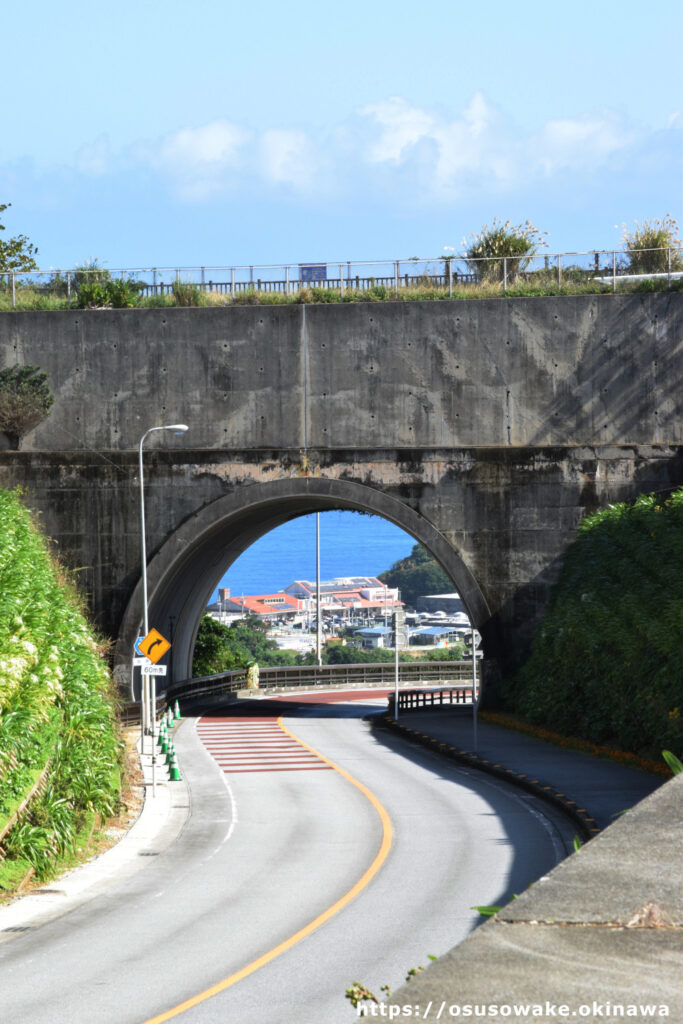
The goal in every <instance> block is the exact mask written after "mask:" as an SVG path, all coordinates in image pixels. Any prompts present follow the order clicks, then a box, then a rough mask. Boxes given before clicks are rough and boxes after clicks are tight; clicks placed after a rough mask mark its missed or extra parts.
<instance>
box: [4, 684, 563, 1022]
mask: <svg viewBox="0 0 683 1024" xmlns="http://www.w3.org/2000/svg"><path fill="white" fill-rule="evenodd" d="M340 696H342V695H341V694H339V693H337V694H334V695H330V697H331V698H333V699H335V700H338V699H339V697H340ZM375 708H376V706H375V707H374V708H373V706H371V705H368V704H364V703H362V702H359V701H357V700H356V701H354V702H352V703H336V704H332V705H323V704H320V703H318V702H316V703H311V704H309V705H308V706H305V705H304V706H302V707H300V708H297V707H296V706H294V705H292V704H289V703H287V702H282V701H280V702H275V701H261V702H260V708H259V711H261V712H267V714H266V717H263V716H262V715H259V716H258V717H259V718H261V717H263V722H262V723H261V722H260V721H256V722H254V723H253V724H252V723H245V722H243V723H241V724H240V723H234V722H226V723H223V724H222V725H221V723H219V722H218V718H220V717H225V712H217V717H212V716H204V718H203V719H202V720H201V721H200V725H199V731H198V729H197V722H196V720H193V719H188V720H186V721H185V722H184V723H183V724H182V726H181V728H180V729H179V731H178V735H177V742H176V746H177V749H178V754H179V759H180V763H181V766H182V769H183V772H184V776H185V778H186V780H187V781H188V784H189V789H190V797H191V811H190V816H189V819H188V822H187V824H186V826H185V829H184V830H183V832H182V833H181V835H180V837H179V838H178V840H177V841H176V842H175V843H174V844H173V846H171V847H170V848H169V849H168V850H166V851H165V852H163V853H161V854H160V855H159V856H156V857H154V856H151V857H150V858H149V865H148V866H147V867H146V868H145V869H144V870H143V871H141V872H139V873H138V874H136V875H135V876H134V877H132V878H129V879H127V880H124V881H123V882H122V884H121V885H119V886H117V887H115V888H114V889H112V890H111V891H109V892H108V893H107V894H106V895H104V896H99V897H97V898H96V899H94V900H92V901H91V902H89V903H87V904H85V905H84V906H82V907H80V908H78V909H77V910H75V911H73V912H72V913H70V914H68V915H65V916H64V917H61V918H59V919H57V920H54V921H51V922H49V923H47V924H45V925H43V926H42V927H40V928H37V929H35V930H32V931H29V932H27V933H25V934H18V935H17V936H16V937H15V938H14V939H13V940H12V941H10V942H6V943H4V944H3V945H2V946H0V993H1V996H0V998H1V1004H0V1005H1V1007H2V1010H1V1020H2V1024H92V1022H95V1021H96V1022H98V1024H107V1022H111V1024H143V1022H147V1021H152V1020H155V1021H156V1020H158V1021H161V1020H164V1019H177V1020H179V1021H183V1022H186V1024H209V1022H210V1024H233V1022H234V1024H257V1022H258V1024H345V1022H349V1021H352V1020H354V1019H355V1013H354V1011H353V1009H352V1008H351V1006H350V1004H349V1003H348V1001H346V1000H345V999H344V991H345V989H346V987H347V986H348V985H349V984H351V982H353V981H354V980H360V981H362V982H363V983H364V984H366V985H367V986H368V987H369V988H371V989H373V990H374V991H376V992H377V993H378V995H379V988H380V986H381V985H384V984H389V985H390V986H391V987H392V988H397V987H398V986H399V985H400V984H401V983H402V982H403V980H404V978H405V975H406V972H407V971H408V970H409V969H410V968H412V967H415V966H417V965H419V964H424V965H426V964H427V963H428V955H429V954H432V955H436V956H439V955H441V954H442V953H444V952H445V951H446V950H448V949H450V948H451V947H452V946H453V945H455V944H456V943H457V942H459V941H460V940H461V939H462V938H464V937H465V936H466V935H467V934H468V933H469V932H470V930H471V929H472V927H473V926H474V925H475V924H476V922H477V921H479V920H480V918H479V916H478V915H477V913H476V912H473V911H472V910H471V909H470V908H471V905H473V904H489V903H500V902H503V901H505V900H506V899H507V898H508V897H510V896H511V895H512V894H513V893H515V892H521V891H522V890H523V889H524V888H526V886H527V885H528V884H529V883H530V882H532V881H534V880H535V879H537V878H538V877H539V876H541V875H542V874H544V873H545V872H546V871H548V870H549V869H550V868H551V867H552V866H554V864H555V863H557V861H558V860H560V859H562V857H563V856H564V855H565V854H566V853H567V852H568V851H569V850H570V849H571V840H572V835H573V829H572V826H571V825H567V824H565V823H564V822H563V820H562V819H561V818H558V817H557V816H556V814H555V812H554V811H553V810H552V809H549V808H548V807H546V806H545V805H543V804H542V803H540V802H538V801H536V800H535V799H534V798H533V797H531V796H528V795H526V794H523V793H520V792H518V791H516V790H514V789H512V788H511V787H507V786H505V785H504V784H503V783H500V782H498V781H497V780H495V779H492V778H489V777H487V776H484V775H481V774H479V773H477V772H474V771H471V770H467V769H462V768H459V767H457V766H455V765H452V764H450V763H448V762H446V761H445V760H444V759H441V758H439V757H438V755H436V754H433V753H431V752H429V751H426V750H421V749H416V748H414V747H412V746H411V745H409V744H406V743H404V742H403V740H402V739H401V738H400V737H394V736H381V737H378V736H376V735H375V734H373V733H372V732H371V730H370V728H369V726H368V725H367V723H366V722H364V721H363V720H362V715H364V714H367V713H368V712H370V711H372V710H374V709H375ZM278 714H282V715H283V716H284V717H283V721H282V725H283V726H284V729H285V730H287V731H288V732H289V733H291V734H293V735H294V736H295V737H298V738H299V739H300V740H301V741H302V742H303V743H304V744H306V745H307V746H308V747H310V748H313V749H314V750H315V751H318V752H320V754H322V755H323V757H324V758H325V759H328V760H329V761H331V762H334V764H335V765H337V766H339V767H340V768H341V769H342V770H343V771H344V772H346V773H348V774H349V775H351V776H352V777H353V779H355V780H357V781H358V783H360V784H361V785H362V786H364V787H366V789H367V790H368V792H364V791H362V789H360V788H358V786H356V785H354V784H352V782H351V781H350V780H349V778H348V777H346V776H345V775H344V774H342V773H340V771H338V770H336V769H334V768H331V767H330V766H329V764H328V763H327V761H321V760H320V758H318V757H317V755H315V754H310V753H309V752H306V751H304V750H303V748H301V754H300V755H297V750H298V745H297V744H295V743H294V742H293V740H292V739H291V737H290V736H288V734H287V732H285V731H284V730H283V729H281V728H278V726H277V716H278ZM228 734H229V735H228ZM226 737H227V738H226ZM207 744H208V746H207ZM209 747H211V748H212V749H211V750H210V749H209ZM288 757H289V758H291V759H293V761H292V763H291V764H290V765H289V766H288V767H286V768H285V770H283V768H282V764H283V759H284V761H286V759H287V758H288ZM218 761H222V763H223V765H224V766H225V765H228V766H229V767H228V768H227V771H224V770H223V767H221V766H219V764H218ZM373 798H374V801H375V802H374V803H373V802H372V799H373ZM382 808H384V809H385V811H382ZM384 813H386V815H387V816H388V820H389V822H390V824H389V823H388V822H387V819H386V817H384V822H383V820H382V817H383V815H384ZM389 840H390V846H389ZM380 861H381V864H380ZM371 867H374V869H375V873H374V874H373V875H372V877H371V878H369V879H366V884H365V885H364V887H362V888H361V889H360V891H358V892H357V894H356V895H354V896H353V898H349V896H348V894H349V893H350V892H353V890H354V887H357V886H358V883H359V880H361V881H362V880H363V877H364V876H365V875H366V873H367V872H368V869H369V868H371ZM340 901H341V905H340ZM318 918H319V919H320V921H319V922H318V924H317V926H315V927H313V928H308V930H307V932H306V934H305V935H304V936H303V937H302V938H300V939H299V940H298V941H296V936H297V933H298V932H300V931H302V930H304V931H306V929H307V926H310V924H311V922H314V921H316V919H318ZM293 937H294V938H293ZM278 946H281V947H282V949H281V950H280V951H279V952H277V954H273V952H272V951H273V950H277V947H278ZM260 959H263V960H265V962H264V964H263V966H258V962H259V960H260ZM245 968H246V970H245ZM226 980H227V987H224V988H223V990H221V991H218V992H217V993H216V994H213V995H211V996H210V997H208V998H204V997H203V995H202V994H203V993H206V992H207V990H212V989H213V988H214V987H215V986H219V987H220V985H219V983H221V982H224V981H226ZM185 1001H189V1002H190V1003H191V1004H192V1005H190V1006H188V1007H187V1008H186V1009H184V1010H183V1011H182V1012H180V1013H178V1014H177V1015H176V1016H175V1018H173V1017H170V1016H169V1017H167V1016H166V1014H167V1013H168V1012H169V1011H174V1010H175V1009H176V1008H177V1007H178V1006H180V1005H181V1004H183V1003H184V1002H185Z"/></svg>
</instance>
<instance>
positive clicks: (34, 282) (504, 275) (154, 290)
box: [0, 246, 683, 308]
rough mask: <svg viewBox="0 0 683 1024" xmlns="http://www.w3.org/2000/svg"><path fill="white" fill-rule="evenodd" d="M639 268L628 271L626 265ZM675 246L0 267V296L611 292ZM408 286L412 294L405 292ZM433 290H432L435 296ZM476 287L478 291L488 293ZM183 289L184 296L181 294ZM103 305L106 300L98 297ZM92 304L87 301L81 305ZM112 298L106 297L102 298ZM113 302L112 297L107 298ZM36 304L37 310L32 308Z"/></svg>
mask: <svg viewBox="0 0 683 1024" xmlns="http://www.w3.org/2000/svg"><path fill="white" fill-rule="evenodd" d="M636 255H637V256H638V257H639V259H638V262H637V265H638V266H641V267H645V268H646V270H647V272H644V271H643V270H640V271H639V272H638V273H637V274H634V273H632V272H631V270H630V269H629V268H630V267H632V266H634V265H635V264H634V262H633V260H634V257H636ZM681 265H682V264H681V249H680V248H679V247H677V246H675V247H669V248H662V249H643V250H630V251H629V252H625V251H624V250H619V249H600V250H596V249H590V250H586V251H582V252H561V253H534V254H532V255H525V256H498V257H476V258H475V257H469V256H457V255H453V256H449V255H441V256H434V257H426V258H424V257H418V256H414V257H413V256H411V257H407V258H406V257H403V258H400V259H386V260H321V261H318V262H314V261H312V262H308V263H301V262H299V263H289V264H284V263H280V264H277V263H275V264H261V265H256V264H254V265H251V266H247V265H244V266H237V265H234V266H230V265H223V266H176V267H124V268H118V269H110V268H108V267H104V266H102V265H100V264H95V263H91V264H85V265H84V266H81V267H71V268H68V269H65V270H55V269H50V270H48V271H46V270H32V271H25V270H21V271H20V270H15V271H4V272H2V273H0V296H1V295H2V294H3V293H4V294H5V295H7V294H8V293H9V294H11V303H12V306H16V305H17V294H19V299H20V304H21V303H23V301H24V299H22V294H21V293H22V292H25V293H26V301H28V300H29V298H30V297H32V298H31V301H34V302H36V301H40V300H45V299H47V298H50V299H55V300H63V302H64V304H65V305H66V306H68V305H72V304H74V305H75V304H78V303H79V301H80V300H79V291H80V290H81V289H82V288H83V287H84V286H86V291H87V287H88V285H90V286H92V285H93V284H97V283H100V284H103V285H104V284H106V282H107V281H115V280H120V281H123V282H129V283H130V284H131V285H132V291H133V293H134V294H135V295H136V296H137V300H138V301H139V300H140V299H142V300H143V301H144V300H147V301H148V302H151V303H154V302H160V303H162V304H163V302H164V301H165V300H167V299H168V298H169V297H171V299H172V300H173V301H175V302H176V303H177V304H179V305H195V304H196V302H195V301H194V299H195V298H196V295H195V296H194V297H193V295H192V292H193V291H194V292H197V293H202V294H203V295H204V301H207V302H208V301H209V300H210V301H215V302H216V303H218V304H220V303H222V302H227V301H229V300H231V301H240V300H242V301H244V300H245V298H246V300H247V301H255V302H257V301H259V298H258V297H259V296H261V297H263V296H264V295H265V296H267V295H268V294H271V295H281V296H282V297H283V301H286V299H287V298H288V297H290V296H299V298H300V301H304V297H303V296H301V293H302V292H303V291H304V290H308V289H310V290H312V291H313V293H314V294H313V301H316V298H315V296H316V295H317V296H318V297H319V300H320V301H323V300H324V297H325V293H326V292H328V293H332V292H336V293H337V295H338V297H339V298H344V296H345V295H346V294H347V293H353V292H355V293H357V294H358V295H359V296H360V297H362V296H363V295H364V294H365V295H367V297H368V298H374V299H382V298H391V297H394V298H399V297H401V295H404V296H405V295H409V296H411V295H412V294H413V293H414V297H415V298H420V296H421V293H422V294H423V297H429V295H427V294H426V291H429V290H430V289H431V290H432V291H433V292H434V294H435V297H439V298H440V297H446V295H448V296H450V297H452V296H453V294H454V291H456V290H458V289H462V288H465V289H466V291H467V294H468V295H469V294H471V295H472V296H476V294H477V289H478V288H483V289H489V290H490V288H491V286H494V287H499V288H500V290H502V292H503V293H505V292H507V290H508V288H512V287H514V286H516V285H525V286H528V287H530V288H534V287H537V288H541V289H543V288H553V289H556V290H558V291H560V292H561V291H562V290H563V288H568V287H575V286H586V285H589V284H590V283H591V282H594V283H595V289H596V290H598V291H599V290H601V288H611V290H612V291H616V290H617V285H619V286H620V287H628V286H629V285H630V284H633V283H635V284H638V283H639V282H641V281H643V280H645V279H657V278H659V279H663V280H665V281H666V283H667V284H669V285H670V284H671V282H672V281H674V280H677V279H680V278H681V277H683V271H682V270H681ZM411 290H412V293H411ZM437 293H438V294H437ZM488 293H489V292H488V291H486V290H485V291H484V292H483V294H488ZM183 294H184V297H183ZM100 302H101V304H106V299H104V298H102V299H101V300H100ZM85 304H86V305H88V304H97V302H96V301H95V300H93V301H92V302H90V300H89V301H88V302H87V303H85ZM109 304H112V303H109ZM114 304H115V303H114ZM38 308H41V307H40V306H39V307H38Z"/></svg>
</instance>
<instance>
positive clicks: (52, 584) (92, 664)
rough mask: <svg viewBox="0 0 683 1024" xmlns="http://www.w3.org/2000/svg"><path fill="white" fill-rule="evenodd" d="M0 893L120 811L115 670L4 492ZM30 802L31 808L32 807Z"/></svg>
mask: <svg viewBox="0 0 683 1024" xmlns="http://www.w3.org/2000/svg"><path fill="white" fill-rule="evenodd" d="M0 521H1V522H2V525H3V529H2V533H1V534H0V851H1V853H2V854H4V858H2V864H0V888H4V889H11V888H13V886H14V884H15V883H16V881H17V880H18V879H19V878H20V877H22V876H23V875H25V874H26V873H27V870H29V869H31V868H32V869H33V870H34V871H35V873H36V876H37V877H38V878H44V877H47V876H48V875H49V873H50V871H51V869H52V866H53V865H54V863H55V861H56V860H57V859H58V858H60V857H63V856H65V855H68V854H69V853H70V852H72V851H73V850H74V849H75V848H76V846H77V844H79V843H80V842H81V841H82V833H83V831H84V830H85V831H86V832H87V833H88V834H89V831H90V830H92V827H93V823H94V821H95V820H96V817H97V816H98V815H99V816H102V817H106V816H108V815H111V814H112V813H114V812H115V811H116V810H117V808H118V803H119V792H120V775H119V766H120V763H121V752H122V745H121V742H120V739H119V735H118V726H117V721H116V714H115V700H114V697H113V693H112V690H111V688H110V681H109V673H108V670H107V666H106V663H105V661H104V659H103V657H102V652H101V651H100V649H99V647H98V643H97V641H96V639H95V638H94V636H93V635H92V633H91V631H90V629H89V627H88V624H87V622H86V620H85V618H84V615H83V613H82V612H81V610H80V608H79V604H78V600H77V598H76V595H75V591H74V590H73V588H72V587H71V585H70V584H69V583H68V581H67V579H66V577H65V574H64V573H63V572H62V571H61V569H60V568H59V566H58V565H57V564H56V563H55V561H54V559H53V558H52V556H51V555H50V554H49V552H48V548H47V544H46V542H45V540H44V538H43V537H42V536H41V535H40V533H39V531H38V530H37V529H36V527H35V526H34V524H33V522H32V520H31V517H30V515H29V513H28V512H27V511H26V509H25V508H24V507H23V506H22V504H21V502H20V500H19V497H18V495H17V494H16V493H10V492H7V491H0ZM27 800H28V803H27Z"/></svg>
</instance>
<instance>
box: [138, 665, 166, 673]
mask: <svg viewBox="0 0 683 1024" xmlns="http://www.w3.org/2000/svg"><path fill="white" fill-rule="evenodd" d="M166 667H167V666H166V665H150V663H149V662H147V664H146V665H143V666H142V674H143V676H165V675H166Z"/></svg>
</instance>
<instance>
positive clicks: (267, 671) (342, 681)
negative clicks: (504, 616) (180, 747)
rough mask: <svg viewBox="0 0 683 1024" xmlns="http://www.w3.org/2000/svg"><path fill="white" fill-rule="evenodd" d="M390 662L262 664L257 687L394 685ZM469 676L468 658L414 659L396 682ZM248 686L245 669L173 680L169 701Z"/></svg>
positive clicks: (221, 693) (446, 681)
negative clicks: (174, 681)
mask: <svg viewBox="0 0 683 1024" xmlns="http://www.w3.org/2000/svg"><path fill="white" fill-rule="evenodd" d="M394 678H395V667H394V664H393V662H364V663H363V664H360V665H320V666H317V665H294V666H290V665H287V666H276V667H264V668H261V669H260V672H259V690H261V691H264V690H266V691H267V690H280V689H283V690H284V689H290V688H292V689H300V688H304V687H310V688H316V687H321V688H322V687H331V686H337V687H349V688H351V687H360V686H368V687H378V688H379V687H386V688H390V687H392V686H393V685H394ZM471 678H472V663H471V662H470V661H415V662H401V663H400V664H399V686H400V687H401V686H403V687H405V686H414V685H415V684H416V683H440V684H442V685H445V684H449V683H458V682H464V683H466V682H467V681H468V680H471ZM245 689H247V676H246V669H236V670H233V671H231V672H221V673H219V674H217V675H213V676H202V677H200V678H197V679H184V680H182V681H180V682H177V683H172V684H171V686H169V688H168V690H167V692H166V699H167V700H168V701H174V700H176V699H178V700H181V701H182V700H196V699H197V698H203V699H206V698H210V697H221V696H225V695H227V694H231V693H237V692H239V691H240V690H245Z"/></svg>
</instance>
